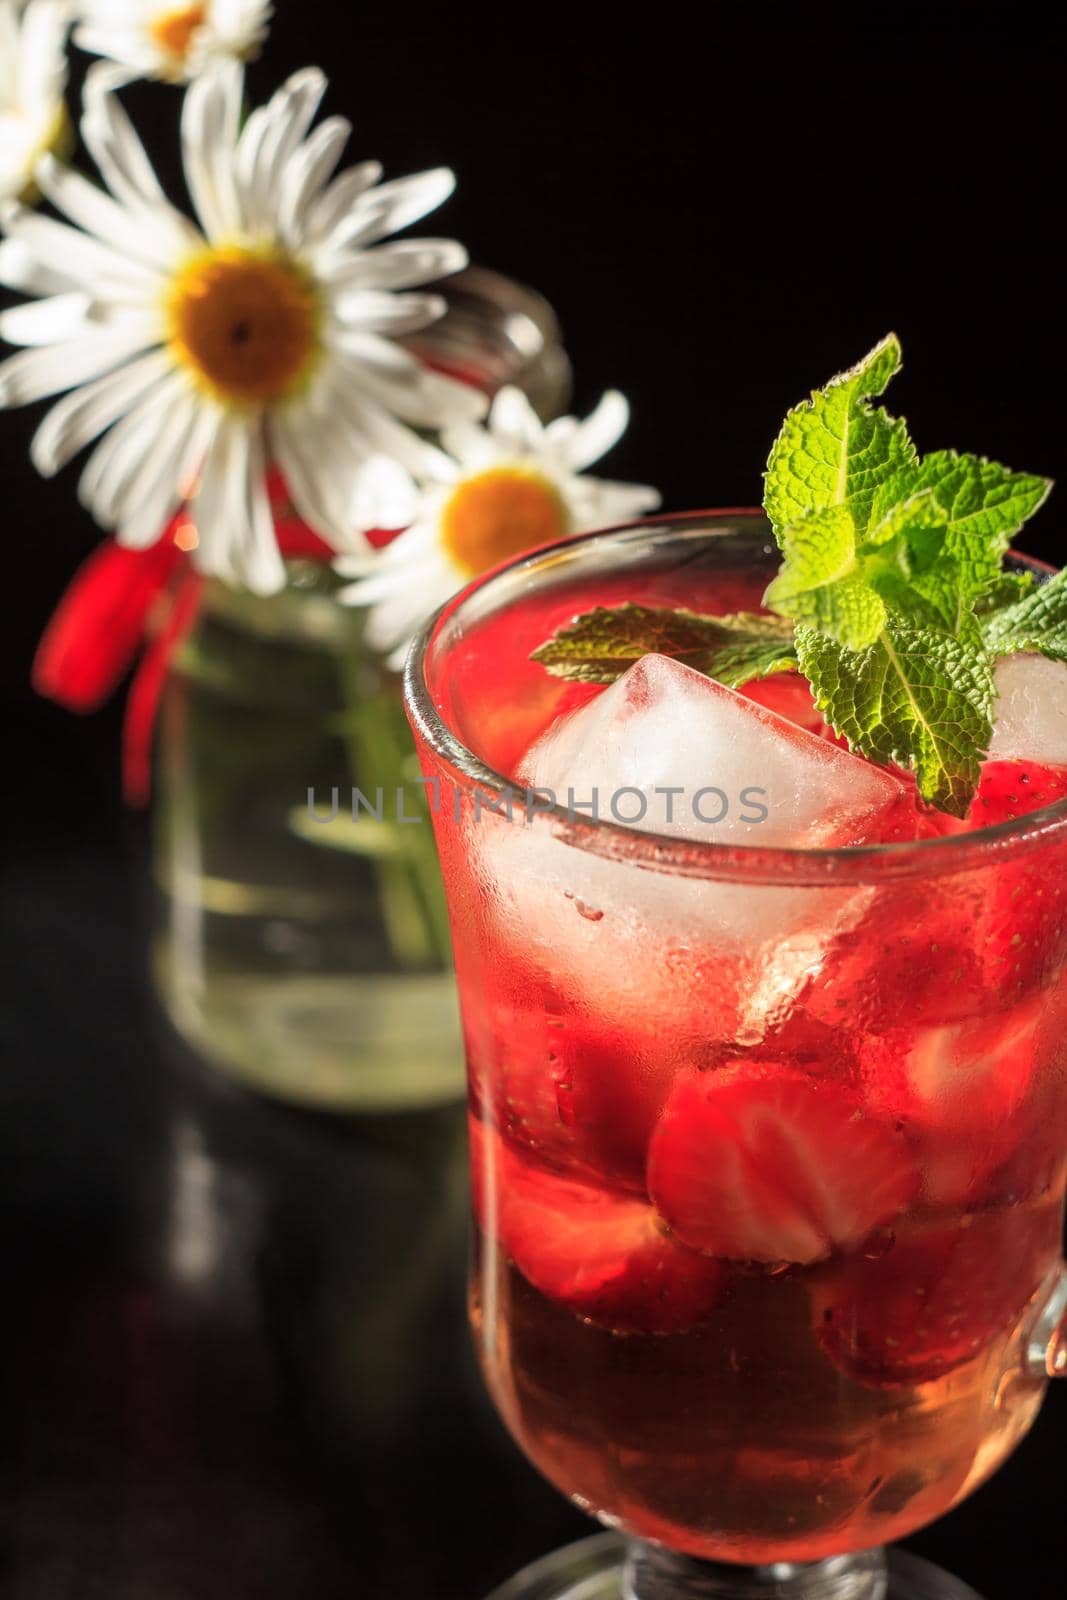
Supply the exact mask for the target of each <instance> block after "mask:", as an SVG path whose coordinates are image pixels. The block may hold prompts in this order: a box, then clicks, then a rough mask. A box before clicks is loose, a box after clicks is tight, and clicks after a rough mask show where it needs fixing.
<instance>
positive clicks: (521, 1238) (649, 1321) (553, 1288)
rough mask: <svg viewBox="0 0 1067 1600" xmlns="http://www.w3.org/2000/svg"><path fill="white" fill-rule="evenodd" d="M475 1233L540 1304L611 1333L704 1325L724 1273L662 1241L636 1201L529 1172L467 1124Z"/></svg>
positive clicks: (647, 1210)
mask: <svg viewBox="0 0 1067 1600" xmlns="http://www.w3.org/2000/svg"><path fill="white" fill-rule="evenodd" d="M470 1142H471V1180H472V1187H473V1194H474V1210H475V1216H476V1217H477V1219H478V1223H479V1226H480V1227H481V1229H482V1231H483V1233H484V1234H485V1235H486V1236H487V1237H488V1238H490V1239H493V1238H495V1239H497V1240H498V1241H499V1243H500V1246H501V1248H502V1249H503V1250H504V1251H505V1253H506V1254H507V1255H508V1256H510V1257H511V1259H512V1261H513V1262H514V1263H515V1265H516V1267H518V1269H519V1271H520V1272H521V1273H522V1275H523V1277H524V1278H526V1279H527V1280H528V1281H529V1282H530V1283H531V1284H533V1286H534V1288H535V1289H539V1290H540V1291H541V1293H542V1294H544V1295H547V1296H548V1298H549V1299H551V1300H555V1301H557V1302H558V1303H559V1304H560V1305H563V1306H566V1307H567V1308H568V1309H569V1310H571V1311H574V1312H577V1314H578V1315H579V1316H581V1317H584V1318H586V1319H587V1320H588V1321H590V1322H595V1323H597V1324H598V1325H600V1326H602V1327H606V1328H610V1329H612V1330H613V1331H615V1332H618V1333H682V1332H685V1331H686V1330H687V1329H689V1328H692V1327H694V1326H695V1325H696V1324H697V1323H699V1322H702V1321H704V1319H705V1318H706V1317H707V1316H708V1314H709V1313H710V1312H711V1311H712V1309H713V1308H714V1307H715V1305H716V1304H717V1303H718V1301H719V1300H720V1298H721V1297H722V1294H723V1292H724V1290H725V1289H726V1287H727V1284H728V1281H729V1271H728V1269H727V1268H726V1267H725V1266H724V1265H723V1264H722V1263H721V1262H717V1261H709V1260H707V1259H706V1258H705V1257H704V1256H701V1255H698V1254H697V1253H696V1252H695V1251H692V1250H687V1249H686V1248H685V1246H684V1245H681V1244H679V1243H678V1242H677V1241H676V1240H675V1239H672V1238H671V1237H670V1236H669V1235H668V1234H667V1233H666V1232H665V1231H664V1229H663V1227H662V1225H661V1224H660V1222H659V1220H658V1218H657V1217H656V1214H655V1212H654V1211H653V1210H652V1207H651V1206H650V1205H649V1204H648V1202H647V1201H645V1200H638V1199H636V1198H631V1197H629V1196H624V1195H619V1194H616V1193H613V1192H612V1191H610V1190H607V1189H602V1188H598V1187H596V1186H595V1185H594V1184H591V1183H582V1182H579V1181H577V1180H576V1179H573V1178H565V1177H562V1176H561V1175H559V1174H558V1173H553V1172H547V1171H545V1170H544V1169H543V1168H538V1167H535V1166H532V1165H530V1164H529V1163H528V1162H526V1161H525V1160H523V1158H522V1157H521V1156H520V1155H519V1154H518V1153H517V1152H516V1151H515V1150H513V1149H511V1148H509V1146H508V1145H507V1144H505V1142H504V1141H503V1140H502V1139H500V1138H499V1136H498V1135H497V1134H496V1133H495V1132H494V1131H493V1130H492V1129H491V1128H489V1127H487V1126H485V1124H483V1123H482V1122H481V1121H480V1120H479V1119H478V1118H477V1117H475V1116H472V1117H471V1118H470Z"/></svg>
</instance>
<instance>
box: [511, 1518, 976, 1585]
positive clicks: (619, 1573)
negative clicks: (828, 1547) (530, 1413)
mask: <svg viewBox="0 0 1067 1600" xmlns="http://www.w3.org/2000/svg"><path fill="white" fill-rule="evenodd" d="M487 1600H981V1596H980V1595H978V1594H977V1593H976V1591H975V1590H974V1589H972V1588H971V1587H970V1586H969V1585H968V1584H966V1583H963V1582H961V1581H960V1579H959V1578H953V1577H951V1576H950V1574H949V1573H947V1572H943V1571H942V1570H941V1568H940V1567H935V1566H933V1565H932V1564H931V1563H930V1562H929V1561H923V1560H922V1559H921V1558H920V1557H919V1556H913V1555H910V1554H909V1553H908V1552H907V1551H906V1550H889V1551H888V1552H882V1551H878V1550H874V1551H865V1552H863V1553H862V1554H860V1555H858V1556H853V1557H850V1556H840V1557H836V1558H834V1559H833V1560H831V1561H817V1562H812V1563H810V1564H805V1565H796V1564H793V1563H788V1562H782V1563H781V1564H780V1565H777V1566H771V1567H757V1568H749V1567H735V1566H730V1565H728V1564H725V1563H723V1564H720V1563H717V1562H704V1561H690V1560H687V1559H686V1558H685V1557H678V1556H673V1555H671V1554H670V1552H668V1551H659V1550H655V1549H653V1548H651V1547H650V1546H644V1545H640V1544H636V1543H633V1544H628V1543H627V1542H626V1540H624V1539H621V1538H620V1537H619V1536H618V1535H617V1534H614V1533H601V1534H597V1535H595V1536H594V1537H593V1538H591V1539H582V1540H580V1541H579V1542H578V1543H577V1544H571V1545H567V1546H566V1547H565V1548H564V1549H562V1550H556V1551H554V1552H553V1553H552V1554H551V1555H549V1556H544V1557H542V1559H541V1560H540V1561H535V1562H534V1563H533V1564H532V1565H531V1566H529V1567H524V1568H523V1570H522V1571H521V1572H518V1573H516V1574H515V1576H514V1577H513V1578H509V1579H508V1581H507V1582H506V1583H504V1584H501V1586H500V1587H499V1588H498V1589H494V1590H493V1592H492V1594H491V1595H489V1596H488V1597H487Z"/></svg>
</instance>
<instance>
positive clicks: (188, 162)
mask: <svg viewBox="0 0 1067 1600" xmlns="http://www.w3.org/2000/svg"><path fill="white" fill-rule="evenodd" d="M243 93H244V72H243V70H242V68H241V67H240V66H239V64H238V63H237V62H236V61H226V62H223V63H221V64H220V65H219V66H217V67H215V68H213V69H212V71H210V72H206V73H204V75H203V76H202V77H200V78H198V79H197V80H196V82H195V83H193V85H192V87H191V88H189V89H188V90H187V91H186V95H185V103H184V105H183V107H182V161H183V164H184V167H185V179H186V182H187V184H188V185H189V193H190V196H191V197H192V201H193V206H194V209H195V211H196V214H197V216H198V217H199V218H200V222H201V225H202V227H203V229H204V232H205V234H206V235H207V237H208V238H209V239H210V240H211V241H212V243H218V242H219V241H220V240H224V239H227V238H229V237H231V236H232V235H233V234H234V233H235V232H236V231H237V230H238V229H239V228H240V227H241V225H242V222H243V220H244V219H243V216H242V209H241V202H240V197H239V193H238V187H237V182H236V178H235V174H234V161H233V151H234V147H235V145H236V143H237V129H238V123H239V120H240V115H241V100H242V96H243Z"/></svg>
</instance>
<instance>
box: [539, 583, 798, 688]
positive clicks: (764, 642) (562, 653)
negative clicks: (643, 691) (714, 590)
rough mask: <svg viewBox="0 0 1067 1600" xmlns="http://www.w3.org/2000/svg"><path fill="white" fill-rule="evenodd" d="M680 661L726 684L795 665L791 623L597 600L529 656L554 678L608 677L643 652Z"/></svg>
mask: <svg viewBox="0 0 1067 1600" xmlns="http://www.w3.org/2000/svg"><path fill="white" fill-rule="evenodd" d="M653 652H654V653H656V654H658V655H664V656H670V657H672V659H673V660H675V661H684V662H685V663H686V664H687V665H688V666H691V667H694V668H695V669H696V670H697V671H698V672H703V673H706V674H707V676H708V677H711V678H716V679H718V681H719V682H720V683H724V684H726V685H727V687H728V688H736V687H737V686H738V685H740V684H743V683H749V682H750V681H751V680H752V679H753V678H764V677H767V676H768V675H769V674H770V673H772V672H789V671H795V670H796V665H797V661H796V653H795V651H794V649H793V627H792V624H791V623H789V622H786V621H783V620H782V619H781V618H780V617H761V616H758V615H757V614H755V613H754V612H736V613H734V614H732V615H729V616H724V617H708V616H702V615H700V614H699V613H697V612H695V611H684V610H677V611H675V610H673V609H672V608H671V607H669V606H664V607H658V606H640V605H630V604H627V605H621V606H617V607H615V608H614V609H612V608H609V607H607V606H597V607H596V608H595V609H594V610H592V611H587V612H585V613H584V615H582V616H580V617H577V618H575V620H574V621H573V622H572V623H570V624H569V625H568V626H567V627H565V628H561V629H560V630H559V631H558V633H556V634H555V635H554V636H553V637H552V638H551V639H547V640H546V641H545V643H544V644H542V645H539V646H538V648H537V649H536V650H535V651H534V652H533V654H532V656H531V658H530V659H531V660H532V661H539V662H540V663H541V665H542V666H543V667H545V668H546V670H547V671H549V672H551V673H552V674H553V676H555V677H557V678H569V679H571V680H572V681H574V682H577V683H613V682H614V681H615V679H616V678H618V677H621V676H622V674H623V673H624V672H625V671H626V670H627V668H628V667H631V666H633V664H634V662H635V661H639V660H640V659H641V657H642V656H646V655H649V654H650V653H653Z"/></svg>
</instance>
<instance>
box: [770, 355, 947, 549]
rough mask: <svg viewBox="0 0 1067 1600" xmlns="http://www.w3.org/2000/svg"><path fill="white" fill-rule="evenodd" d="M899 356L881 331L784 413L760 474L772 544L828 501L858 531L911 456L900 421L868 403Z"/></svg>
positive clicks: (885, 381) (896, 368)
mask: <svg viewBox="0 0 1067 1600" xmlns="http://www.w3.org/2000/svg"><path fill="white" fill-rule="evenodd" d="M900 360H901V358H900V342H899V340H898V339H897V336H896V334H893V333H891V334H888V335H887V337H886V338H884V339H883V340H882V342H881V343H880V344H877V345H875V347H874V349H873V350H872V351H871V352H870V354H869V355H867V356H864V358H863V360H862V361H861V362H859V364H858V365H857V366H855V367H852V368H851V369H850V370H849V371H848V372H843V373H841V374H840V376H839V377H836V378H831V380H830V382H829V383H828V384H827V385H826V387H825V389H817V390H816V391H815V393H814V394H813V395H812V397H811V399H810V400H809V401H805V402H804V403H803V404H802V405H799V406H795V407H794V408H793V410H792V411H790V412H789V414H788V416H787V417H786V419H785V422H784V423H783V425H782V429H781V432H780V433H779V435H778V438H777V439H776V440H775V443H774V447H773V449H772V450H771V455H770V460H769V461H768V462H767V471H766V473H765V474H764V483H765V486H766V487H765V494H764V500H763V505H764V510H765V511H766V513H767V515H768V517H769V518H770V519H771V525H772V527H773V528H774V532H775V537H776V538H778V539H779V543H781V542H782V540H781V537H780V535H781V533H782V530H783V529H786V528H788V527H790V526H791V524H793V523H795V522H798V521H799V520H800V519H801V518H802V517H805V516H807V515H808V514H809V513H810V512H812V511H822V510H824V509H825V508H826V507H827V506H846V507H847V508H848V510H849V511H850V512H851V514H852V519H853V522H854V524H855V526H856V527H857V528H862V529H865V528H866V527H867V526H868V524H869V522H870V513H871V504H872V502H873V500H874V496H875V495H876V494H877V492H878V490H879V489H880V488H881V487H882V485H883V484H884V483H885V482H887V480H888V479H890V478H892V477H893V476H894V475H895V474H896V473H897V472H899V471H900V470H901V468H903V467H905V466H907V465H908V463H909V462H912V461H914V459H915V446H914V445H913V444H912V442H911V440H910V439H909V438H908V430H907V427H906V426H905V424H904V423H903V422H902V421H898V420H896V419H895V418H893V417H891V416H890V415H889V414H888V412H886V411H883V410H882V409H881V407H872V406H871V405H870V403H869V402H870V401H871V399H872V398H874V397H875V396H877V395H880V394H882V393H883V392H884V390H885V388H886V385H887V384H888V383H889V380H890V379H891V378H892V377H893V376H894V374H895V373H897V372H899V371H900Z"/></svg>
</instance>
